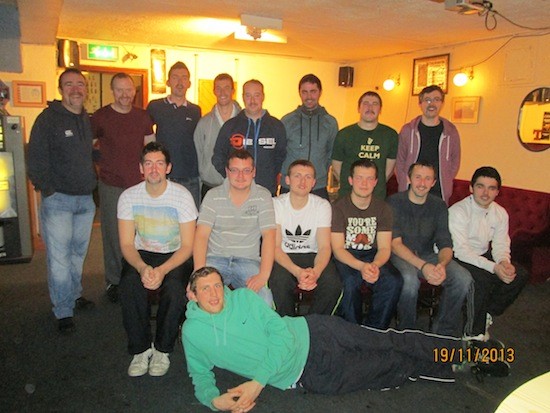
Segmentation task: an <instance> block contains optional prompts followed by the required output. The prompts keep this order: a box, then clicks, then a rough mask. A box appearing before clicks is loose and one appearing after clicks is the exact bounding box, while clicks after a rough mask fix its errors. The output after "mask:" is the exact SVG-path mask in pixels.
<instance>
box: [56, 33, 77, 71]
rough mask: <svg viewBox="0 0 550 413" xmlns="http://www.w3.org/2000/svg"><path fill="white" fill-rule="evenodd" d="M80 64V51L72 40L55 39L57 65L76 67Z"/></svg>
mask: <svg viewBox="0 0 550 413" xmlns="http://www.w3.org/2000/svg"><path fill="white" fill-rule="evenodd" d="M79 65H80V51H79V50H78V43H77V42H75V41H74V40H67V39H58V40H57V66H59V67H78V66H79Z"/></svg>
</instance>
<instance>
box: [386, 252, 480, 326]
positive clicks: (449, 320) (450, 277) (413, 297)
mask: <svg viewBox="0 0 550 413" xmlns="http://www.w3.org/2000/svg"><path fill="white" fill-rule="evenodd" d="M421 258H422V259H423V260H425V261H427V262H429V263H431V264H437V254H435V253H432V254H429V255H426V256H422V257H421ZM391 262H392V263H393V265H395V267H396V268H397V269H398V270H399V272H400V273H401V276H402V277H403V288H402V290H401V297H399V303H398V304H397V316H398V318H399V323H398V325H397V328H398V329H400V330H405V329H414V328H415V326H416V302H417V300H418V289H419V288H420V277H422V278H423V276H422V274H421V272H420V270H419V269H417V268H416V267H415V266H413V265H412V264H409V263H408V262H407V261H405V260H403V259H401V258H399V257H397V256H396V255H392V257H391ZM446 272H447V277H446V278H445V281H443V283H442V284H441V286H442V287H443V292H442V294H441V300H440V302H439V309H438V312H437V317H436V319H435V321H434V326H433V332H434V333H437V334H443V335H448V336H455V337H459V336H462V334H461V331H462V326H461V324H462V317H461V314H462V312H461V310H462V304H463V303H464V299H465V298H466V295H467V294H468V291H469V290H470V288H471V286H472V283H473V280H472V276H471V275H470V273H469V272H468V271H467V270H466V269H464V268H463V267H461V266H460V265H459V264H458V263H456V262H455V261H451V262H450V263H449V264H447V267H446Z"/></svg>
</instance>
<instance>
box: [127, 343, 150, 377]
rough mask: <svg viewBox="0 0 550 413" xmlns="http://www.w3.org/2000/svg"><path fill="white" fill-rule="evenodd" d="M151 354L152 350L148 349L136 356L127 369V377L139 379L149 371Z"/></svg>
mask: <svg viewBox="0 0 550 413" xmlns="http://www.w3.org/2000/svg"><path fill="white" fill-rule="evenodd" d="M152 354H153V350H152V349H150V348H148V349H147V350H145V351H144V352H143V353H140V354H136V355H135V356H134V358H133V359H132V362H131V363H130V366H129V367H128V376H130V377H139V376H143V375H144V374H145V373H147V370H149V359H150V358H151V355H152Z"/></svg>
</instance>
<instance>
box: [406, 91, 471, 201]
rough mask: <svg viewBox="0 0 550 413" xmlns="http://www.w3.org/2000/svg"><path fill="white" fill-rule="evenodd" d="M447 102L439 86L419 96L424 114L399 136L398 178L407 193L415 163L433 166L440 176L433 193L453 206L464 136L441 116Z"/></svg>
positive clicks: (422, 92) (408, 124)
mask: <svg viewBox="0 0 550 413" xmlns="http://www.w3.org/2000/svg"><path fill="white" fill-rule="evenodd" d="M444 100H445V94H444V93H443V90H442V89H441V88H440V87H439V86H437V85H431V86H427V87H425V88H424V89H422V91H421V92H420V95H418V105H419V106H420V110H421V111H422V115H420V116H417V117H416V118H414V119H413V120H412V121H410V122H409V123H407V124H405V125H404V126H403V128H402V129H401V132H400V133H399V147H398V150H397V165H396V175H397V182H398V183H399V191H400V192H401V191H406V190H407V187H408V171H409V167H410V166H411V165H412V164H413V163H415V162H416V161H422V162H426V163H429V164H430V165H433V166H434V167H435V168H436V170H437V171H439V176H438V177H436V178H437V180H436V182H435V185H434V186H433V188H432V189H431V190H430V193H431V194H433V195H436V196H438V197H440V198H443V200H444V201H445V203H446V204H447V205H449V199H450V198H451V194H452V193H453V179H454V178H455V176H456V174H457V172H458V168H459V167H460V136H459V135H458V130H457V129H456V126H455V125H453V124H452V123H451V122H450V121H448V120H447V119H445V118H442V117H440V116H439V113H440V112H441V109H442V107H443V102H444Z"/></svg>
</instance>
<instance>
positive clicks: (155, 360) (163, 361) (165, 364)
mask: <svg viewBox="0 0 550 413" xmlns="http://www.w3.org/2000/svg"><path fill="white" fill-rule="evenodd" d="M169 368H170V359H169V358H168V353H162V352H160V351H158V350H157V349H155V348H153V357H152V358H151V363H149V375H151V376H154V377H159V376H164V375H165V374H166V372H167V371H168V369H169Z"/></svg>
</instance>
